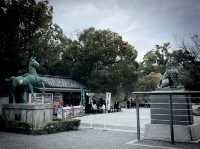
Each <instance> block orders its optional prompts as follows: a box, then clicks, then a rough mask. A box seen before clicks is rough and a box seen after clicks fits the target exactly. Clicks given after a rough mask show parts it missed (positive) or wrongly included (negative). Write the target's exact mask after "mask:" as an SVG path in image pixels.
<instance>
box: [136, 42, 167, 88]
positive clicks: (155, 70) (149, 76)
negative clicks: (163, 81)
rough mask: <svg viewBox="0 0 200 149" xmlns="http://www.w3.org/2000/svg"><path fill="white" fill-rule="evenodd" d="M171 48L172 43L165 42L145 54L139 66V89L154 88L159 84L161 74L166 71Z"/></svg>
mask: <svg viewBox="0 0 200 149" xmlns="http://www.w3.org/2000/svg"><path fill="white" fill-rule="evenodd" d="M169 48H170V43H163V44H162V45H156V46H155V49H152V50H150V51H149V52H147V53H146V54H145V55H144V57H143V61H142V63H141V64H140V68H139V74H140V78H139V80H138V85H137V86H138V89H139V90H154V89H155V88H156V87H157V86H158V84H159V80H160V74H163V73H164V72H165V70H166V65H167V62H168V60H169V57H170V53H169Z"/></svg>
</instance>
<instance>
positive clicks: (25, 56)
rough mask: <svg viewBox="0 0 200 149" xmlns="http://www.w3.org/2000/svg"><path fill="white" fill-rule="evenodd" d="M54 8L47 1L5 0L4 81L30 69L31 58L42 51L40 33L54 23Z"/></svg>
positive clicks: (0, 53)
mask: <svg viewBox="0 0 200 149" xmlns="http://www.w3.org/2000/svg"><path fill="white" fill-rule="evenodd" d="M52 10H53V9H52V7H51V6H49V4H48V2H47V1H42V2H35V0H1V2H0V20H1V23H0V36H1V40H0V69H1V73H0V84H2V83H3V80H4V78H6V77H10V76H11V75H17V74H20V73H24V72H25V71H27V70H26V68H27V62H28V60H29V58H30V57H31V56H33V55H34V54H36V53H37V52H38V51H39V49H37V48H38V47H37V48H36V45H37V44H38V39H41V36H38V35H39V34H40V32H41V30H43V29H46V28H49V26H51V25H52ZM3 86H4V85H3ZM1 89H2V88H1Z"/></svg>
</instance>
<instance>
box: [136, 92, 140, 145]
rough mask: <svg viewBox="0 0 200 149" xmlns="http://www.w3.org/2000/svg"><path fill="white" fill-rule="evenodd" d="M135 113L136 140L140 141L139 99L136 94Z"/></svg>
mask: <svg viewBox="0 0 200 149" xmlns="http://www.w3.org/2000/svg"><path fill="white" fill-rule="evenodd" d="M136 115H137V140H138V141H140V111H139V101H138V99H137V95H136Z"/></svg>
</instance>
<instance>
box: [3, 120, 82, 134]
mask: <svg viewBox="0 0 200 149" xmlns="http://www.w3.org/2000/svg"><path fill="white" fill-rule="evenodd" d="M79 126H80V120H78V119H69V120H64V121H62V120H58V121H52V122H49V123H47V124H46V125H45V126H44V127H43V128H42V129H39V130H33V129H32V125H31V124H29V123H26V122H19V121H6V120H3V119H2V118H1V117H0V130H2V131H6V132H16V133H23V134H35V135H42V134H49V133H56V132H62V131H68V130H77V129H78V127H79Z"/></svg>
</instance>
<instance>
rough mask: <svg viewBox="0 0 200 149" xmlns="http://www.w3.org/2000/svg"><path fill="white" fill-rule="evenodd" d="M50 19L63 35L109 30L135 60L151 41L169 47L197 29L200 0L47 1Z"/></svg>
mask: <svg viewBox="0 0 200 149" xmlns="http://www.w3.org/2000/svg"><path fill="white" fill-rule="evenodd" d="M49 2H50V4H51V5H52V6H53V7H54V18H53V21H54V22H55V23H57V24H58V25H59V26H60V27H61V28H62V29H63V31H64V33H65V34H66V36H68V37H71V38H74V37H75V36H76V33H77V32H80V31H82V30H83V29H86V28H89V27H91V26H92V27H95V28H97V29H110V30H111V31H114V32H117V33H119V34H120V35H122V37H123V39H124V40H126V41H128V42H129V43H130V44H132V45H133V46H134V47H135V48H136V50H137V51H138V58H137V59H138V60H140V61H141V59H142V57H143V55H144V54H145V53H146V52H147V51H149V50H151V49H152V48H154V46H155V44H161V43H163V42H171V43H172V47H178V46H179V43H180V42H181V41H182V40H183V39H184V38H186V37H189V36H190V35H191V34H193V33H199V32H200V0H49Z"/></svg>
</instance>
